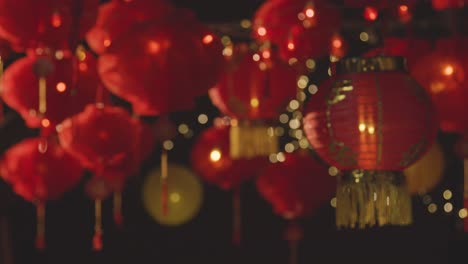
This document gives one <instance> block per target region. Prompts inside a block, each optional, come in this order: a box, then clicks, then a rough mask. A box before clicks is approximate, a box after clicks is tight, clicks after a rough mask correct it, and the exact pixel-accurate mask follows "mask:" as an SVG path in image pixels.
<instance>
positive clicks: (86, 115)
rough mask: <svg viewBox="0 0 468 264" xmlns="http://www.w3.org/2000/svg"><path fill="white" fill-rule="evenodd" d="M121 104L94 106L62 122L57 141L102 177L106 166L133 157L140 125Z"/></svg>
mask: <svg viewBox="0 0 468 264" xmlns="http://www.w3.org/2000/svg"><path fill="white" fill-rule="evenodd" d="M138 126H139V125H138V123H136V122H135V120H134V119H132V117H131V116H130V114H129V113H128V112H127V111H126V110H124V109H122V108H120V107H110V106H103V107H98V106H95V105H88V106H86V108H85V110H84V111H83V112H82V113H80V114H77V115H75V116H73V117H71V118H69V119H67V120H65V121H64V122H63V123H62V124H61V129H60V131H59V139H60V143H61V144H62V146H63V147H64V149H65V150H66V151H68V152H69V153H70V154H72V155H73V156H74V157H76V158H77V159H78V160H79V161H80V162H81V164H82V165H83V166H84V167H86V168H89V169H92V170H97V171H98V174H97V176H104V175H105V171H106V168H108V167H112V166H117V165H118V164H119V163H120V162H126V159H132V158H134V157H133V156H132V155H131V154H132V153H135V151H134V148H135V146H136V145H137V142H138V141H137V140H138V132H139V127H138Z"/></svg>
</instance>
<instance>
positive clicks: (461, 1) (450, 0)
mask: <svg viewBox="0 0 468 264" xmlns="http://www.w3.org/2000/svg"><path fill="white" fill-rule="evenodd" d="M465 5H468V1H467V0H432V7H433V8H434V9H436V10H444V9H452V8H463V7H464V6H465Z"/></svg>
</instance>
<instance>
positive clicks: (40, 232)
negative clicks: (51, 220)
mask: <svg viewBox="0 0 468 264" xmlns="http://www.w3.org/2000/svg"><path fill="white" fill-rule="evenodd" d="M36 248H37V249H38V250H44V249H45V204H44V202H38V203H37V204H36Z"/></svg>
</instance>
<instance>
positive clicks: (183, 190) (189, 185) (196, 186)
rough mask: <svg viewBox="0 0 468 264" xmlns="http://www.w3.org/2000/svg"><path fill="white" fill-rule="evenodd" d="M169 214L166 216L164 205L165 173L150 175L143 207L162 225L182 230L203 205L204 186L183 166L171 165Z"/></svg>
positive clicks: (147, 180) (147, 178)
mask: <svg viewBox="0 0 468 264" xmlns="http://www.w3.org/2000/svg"><path fill="white" fill-rule="evenodd" d="M167 170H168V173H169V174H170V177H169V178H168V197H169V201H168V202H169V203H168V205H169V210H168V211H167V212H166V213H164V210H162V208H161V205H162V202H161V198H162V197H164V196H163V195H161V193H162V192H163V189H164V188H163V187H162V185H161V180H160V177H161V169H159V168H158V169H156V170H153V171H152V172H150V174H149V175H148V176H147V177H146V180H145V182H144V185H143V190H142V194H143V197H142V198H143V204H144V207H145V209H146V211H147V212H148V214H149V215H150V216H151V217H152V218H153V219H154V220H155V221H157V222H158V223H160V224H161V225H166V226H179V225H183V224H185V223H187V222H188V221H190V220H192V219H193V218H194V217H195V216H196V215H197V213H198V211H199V210H200V208H201V205H202V202H203V186H202V185H201V183H200V181H199V180H198V179H197V177H196V175H195V174H194V173H193V172H192V171H191V170H189V169H188V168H185V167H183V166H180V165H176V164H169V166H168V167H167Z"/></svg>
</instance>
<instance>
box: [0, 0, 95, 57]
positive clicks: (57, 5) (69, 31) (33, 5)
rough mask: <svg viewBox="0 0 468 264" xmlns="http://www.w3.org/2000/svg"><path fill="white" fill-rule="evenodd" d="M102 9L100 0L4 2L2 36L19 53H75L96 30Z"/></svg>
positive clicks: (0, 9) (0, 22)
mask: <svg viewBox="0 0 468 264" xmlns="http://www.w3.org/2000/svg"><path fill="white" fill-rule="evenodd" d="M98 6H99V1H98V0H80V1H77V0H45V1H35V0H33V1H31V0H2V1H0V25H1V26H0V36H2V37H3V38H5V39H7V40H9V41H10V42H11V43H12V44H13V45H14V46H15V47H16V48H17V49H19V50H25V49H32V50H34V49H37V48H41V49H42V48H46V49H52V50H73V49H74V48H75V47H76V45H77V44H78V41H79V40H81V39H82V38H83V37H84V35H85V33H86V32H87V31H88V30H89V29H90V28H91V27H92V26H93V24H94V22H95V19H96V14H97V9H98ZM37 51H39V52H40V50H37Z"/></svg>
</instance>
